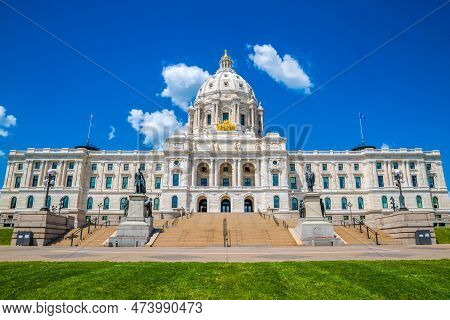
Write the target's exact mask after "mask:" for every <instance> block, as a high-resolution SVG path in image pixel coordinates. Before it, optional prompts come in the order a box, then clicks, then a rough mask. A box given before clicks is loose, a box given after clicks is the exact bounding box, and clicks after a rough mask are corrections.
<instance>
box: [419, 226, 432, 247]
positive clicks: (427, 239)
mask: <svg viewBox="0 0 450 320" xmlns="http://www.w3.org/2000/svg"><path fill="white" fill-rule="evenodd" d="M416 244H418V245H429V244H431V232H430V230H417V231H416Z"/></svg>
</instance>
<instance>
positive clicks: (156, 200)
mask: <svg viewBox="0 0 450 320" xmlns="http://www.w3.org/2000/svg"><path fill="white" fill-rule="evenodd" d="M153 209H154V210H159V198H155V200H153Z"/></svg>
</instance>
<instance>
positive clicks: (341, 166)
mask: <svg viewBox="0 0 450 320" xmlns="http://www.w3.org/2000/svg"><path fill="white" fill-rule="evenodd" d="M338 170H339V171H342V170H344V165H343V164H342V163H339V164H338Z"/></svg>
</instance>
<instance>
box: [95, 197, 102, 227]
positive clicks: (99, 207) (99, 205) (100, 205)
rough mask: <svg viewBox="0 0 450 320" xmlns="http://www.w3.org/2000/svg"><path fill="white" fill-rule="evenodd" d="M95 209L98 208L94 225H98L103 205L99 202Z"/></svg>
mask: <svg viewBox="0 0 450 320" xmlns="http://www.w3.org/2000/svg"><path fill="white" fill-rule="evenodd" d="M97 207H98V216H97V219H96V220H95V225H97V222H98V224H100V209H101V208H103V203H101V202H100V203H99V204H98V205H97Z"/></svg>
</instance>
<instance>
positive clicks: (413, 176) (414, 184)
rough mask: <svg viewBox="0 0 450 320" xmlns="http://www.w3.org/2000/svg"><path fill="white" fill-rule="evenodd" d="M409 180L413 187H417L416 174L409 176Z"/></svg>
mask: <svg viewBox="0 0 450 320" xmlns="http://www.w3.org/2000/svg"><path fill="white" fill-rule="evenodd" d="M411 182H412V186H413V187H414V188H417V176H416V175H412V176H411Z"/></svg>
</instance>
